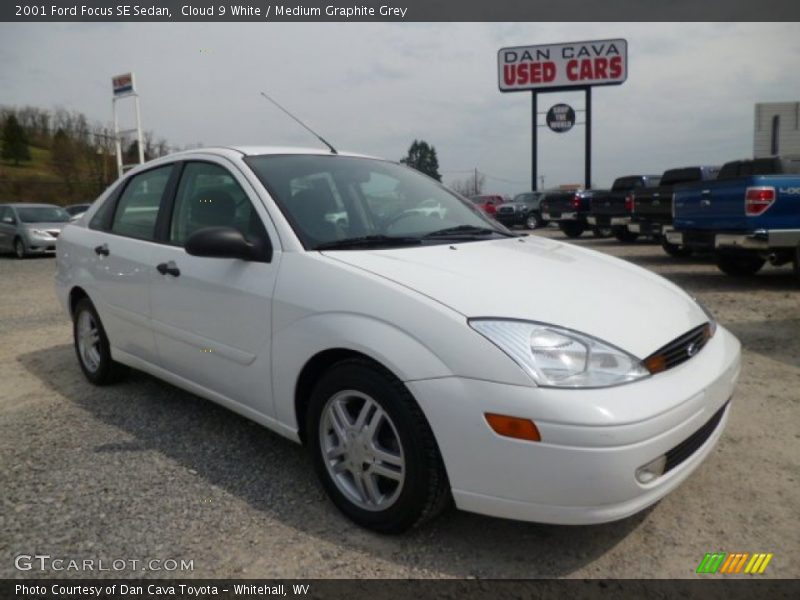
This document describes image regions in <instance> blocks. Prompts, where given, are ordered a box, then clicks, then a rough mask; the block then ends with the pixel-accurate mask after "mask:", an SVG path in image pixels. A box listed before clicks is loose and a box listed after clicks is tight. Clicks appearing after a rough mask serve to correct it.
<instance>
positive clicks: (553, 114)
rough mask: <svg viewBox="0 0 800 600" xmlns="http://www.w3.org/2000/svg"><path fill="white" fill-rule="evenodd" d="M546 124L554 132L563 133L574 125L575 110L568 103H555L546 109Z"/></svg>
mask: <svg viewBox="0 0 800 600" xmlns="http://www.w3.org/2000/svg"><path fill="white" fill-rule="evenodd" d="M546 120H547V126H548V127H549V128H550V129H552V130H553V131H555V132H556V133H564V132H567V131H569V130H570V129H572V126H573V125H575V110H574V109H573V108H572V107H571V106H570V105H569V104H556V105H555V106H552V107H550V110H548V111H547V116H546Z"/></svg>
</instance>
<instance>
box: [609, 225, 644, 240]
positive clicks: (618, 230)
mask: <svg viewBox="0 0 800 600" xmlns="http://www.w3.org/2000/svg"><path fill="white" fill-rule="evenodd" d="M613 231H614V237H615V238H617V240H619V241H620V242H624V243H626V244H630V243H631V242H635V241H636V240H637V239H639V234H638V233H635V232H633V231H628V228H627V227H614V229H613Z"/></svg>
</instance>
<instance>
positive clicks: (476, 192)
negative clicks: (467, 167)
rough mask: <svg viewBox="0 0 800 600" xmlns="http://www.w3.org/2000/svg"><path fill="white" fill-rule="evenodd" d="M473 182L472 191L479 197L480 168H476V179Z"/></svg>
mask: <svg viewBox="0 0 800 600" xmlns="http://www.w3.org/2000/svg"><path fill="white" fill-rule="evenodd" d="M473 181H474V182H473V184H472V189H473V190H475V192H474V193H475V195H477V194H478V193H479V192H478V167H475V178H474V180H473Z"/></svg>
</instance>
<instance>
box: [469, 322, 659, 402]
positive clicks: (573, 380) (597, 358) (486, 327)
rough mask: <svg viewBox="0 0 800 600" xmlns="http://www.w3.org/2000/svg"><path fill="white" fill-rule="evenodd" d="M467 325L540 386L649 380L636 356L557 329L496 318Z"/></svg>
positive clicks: (595, 386)
mask: <svg viewBox="0 0 800 600" xmlns="http://www.w3.org/2000/svg"><path fill="white" fill-rule="evenodd" d="M469 324H470V326H471V327H472V328H473V329H474V330H475V331H477V332H478V333H480V334H481V335H483V336H484V337H486V338H487V339H488V340H489V341H490V342H492V343H493V344H494V345H496V346H497V347H498V348H500V349H501V350H502V351H503V352H505V353H506V354H508V356H509V357H511V359H512V360H514V362H516V363H517V364H518V365H519V366H520V367H522V368H523V369H524V370H525V372H526V373H528V374H529V375H530V376H531V377H532V378H533V380H534V381H535V382H536V384H537V385H539V386H541V387H566V388H598V387H609V386H612V385H619V384H622V383H629V382H631V381H636V380H637V379H642V378H643V377H647V376H648V375H650V373H649V372H648V371H647V369H645V367H644V365H643V364H642V361H640V360H639V359H638V358H636V357H635V356H632V355H630V354H628V353H627V352H625V351H623V350H620V349H619V348H615V347H614V346H611V345H610V344H607V343H605V342H602V341H600V340H598V339H595V338H593V337H591V336H588V335H585V334H582V333H578V332H575V331H570V330H568V329H563V328H561V327H555V326H553V325H547V324H545V323H534V322H530V321H505V320H501V319H470V321H469Z"/></svg>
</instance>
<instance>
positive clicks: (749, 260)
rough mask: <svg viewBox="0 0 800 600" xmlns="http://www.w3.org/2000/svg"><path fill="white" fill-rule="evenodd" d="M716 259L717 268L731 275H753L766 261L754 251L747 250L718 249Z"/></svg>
mask: <svg viewBox="0 0 800 600" xmlns="http://www.w3.org/2000/svg"><path fill="white" fill-rule="evenodd" d="M716 261H717V267H719V270H720V271H722V272H723V273H725V274H726V275H730V276H731V277H750V276H752V275H755V274H756V273H758V272H759V271H760V270H761V267H763V266H764V263H766V262H767V261H766V260H765V259H763V258H761V257H760V256H759V255H758V254H756V253H755V252H748V251H718V252H717V253H716Z"/></svg>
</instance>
